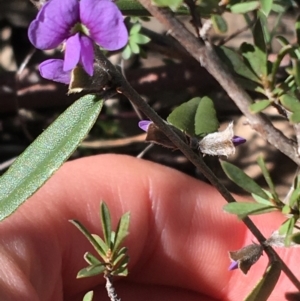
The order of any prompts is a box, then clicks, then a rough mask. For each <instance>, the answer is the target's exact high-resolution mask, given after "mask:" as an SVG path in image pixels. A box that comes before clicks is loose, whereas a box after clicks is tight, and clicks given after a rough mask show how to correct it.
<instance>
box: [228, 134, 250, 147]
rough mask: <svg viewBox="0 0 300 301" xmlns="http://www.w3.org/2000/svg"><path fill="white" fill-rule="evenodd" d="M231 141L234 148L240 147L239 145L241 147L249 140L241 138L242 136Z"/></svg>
mask: <svg viewBox="0 0 300 301" xmlns="http://www.w3.org/2000/svg"><path fill="white" fill-rule="evenodd" d="M231 141H232V143H233V145H234V146H238V145H241V144H243V143H245V142H246V141H247V140H246V139H245V138H243V137H240V136H233V138H232V139H231Z"/></svg>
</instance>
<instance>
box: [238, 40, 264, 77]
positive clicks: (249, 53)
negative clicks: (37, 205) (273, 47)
mask: <svg viewBox="0 0 300 301" xmlns="http://www.w3.org/2000/svg"><path fill="white" fill-rule="evenodd" d="M240 50H241V52H242V54H243V56H244V58H245V59H246V60H247V62H248V65H249V66H250V67H251V68H252V70H253V71H254V73H255V74H256V75H257V76H258V77H259V78H261V79H263V78H264V77H266V76H267V73H268V71H267V53H266V52H264V51H262V50H261V49H260V48H258V47H257V46H254V45H251V44H248V43H245V42H244V43H243V44H242V45H241V48H240Z"/></svg>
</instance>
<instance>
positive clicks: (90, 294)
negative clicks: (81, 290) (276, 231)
mask: <svg viewBox="0 0 300 301" xmlns="http://www.w3.org/2000/svg"><path fill="white" fill-rule="evenodd" d="M93 297H94V292H93V291H89V292H87V293H86V294H85V295H84V297H83V299H82V301H92V300H93Z"/></svg>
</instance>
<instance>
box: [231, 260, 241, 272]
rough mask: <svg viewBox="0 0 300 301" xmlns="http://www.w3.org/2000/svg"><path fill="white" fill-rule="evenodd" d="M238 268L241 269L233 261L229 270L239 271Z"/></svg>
mask: <svg viewBox="0 0 300 301" xmlns="http://www.w3.org/2000/svg"><path fill="white" fill-rule="evenodd" d="M238 267H239V263H238V262H237V261H232V262H231V264H230V266H229V268H228V270H229V271H232V270H235V269H237V268H238Z"/></svg>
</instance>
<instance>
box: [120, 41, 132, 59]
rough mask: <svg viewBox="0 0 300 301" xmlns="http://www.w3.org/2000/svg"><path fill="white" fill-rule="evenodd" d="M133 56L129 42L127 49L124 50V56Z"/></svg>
mask: <svg viewBox="0 0 300 301" xmlns="http://www.w3.org/2000/svg"><path fill="white" fill-rule="evenodd" d="M130 57H131V48H130V46H129V44H127V45H126V47H125V49H124V50H123V51H122V58H123V59H124V60H128V59H129V58H130Z"/></svg>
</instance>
